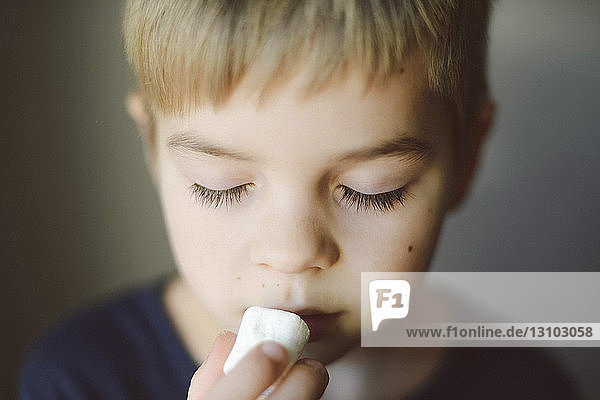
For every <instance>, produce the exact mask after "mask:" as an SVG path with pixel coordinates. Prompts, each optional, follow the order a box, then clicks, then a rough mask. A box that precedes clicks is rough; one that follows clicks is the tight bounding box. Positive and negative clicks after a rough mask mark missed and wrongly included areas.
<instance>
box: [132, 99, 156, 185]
mask: <svg viewBox="0 0 600 400" xmlns="http://www.w3.org/2000/svg"><path fill="white" fill-rule="evenodd" d="M125 108H126V109H127V113H128V114H129V116H130V117H131V119H133V121H134V122H135V124H136V125H137V129H138V132H139V134H140V137H141V138H142V144H143V147H144V159H145V160H146V166H147V168H148V171H149V172H150V176H151V178H152V181H153V183H154V185H155V186H157V184H158V154H157V151H158V150H157V147H156V131H155V124H154V116H153V115H152V113H151V112H150V110H149V109H148V106H147V105H146V102H145V101H144V98H143V96H142V95H141V94H140V93H139V92H134V93H130V94H129V95H127V97H126V98H125Z"/></svg>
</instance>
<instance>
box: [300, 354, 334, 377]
mask: <svg viewBox="0 0 600 400" xmlns="http://www.w3.org/2000/svg"><path fill="white" fill-rule="evenodd" d="M300 362H302V363H303V364H304V365H308V366H309V367H311V368H312V369H314V370H316V371H318V372H319V375H321V377H323V378H325V379H329V373H328V372H327V369H326V368H323V365H322V364H321V363H319V362H317V361H315V360H311V359H310V358H302V359H301V360H300Z"/></svg>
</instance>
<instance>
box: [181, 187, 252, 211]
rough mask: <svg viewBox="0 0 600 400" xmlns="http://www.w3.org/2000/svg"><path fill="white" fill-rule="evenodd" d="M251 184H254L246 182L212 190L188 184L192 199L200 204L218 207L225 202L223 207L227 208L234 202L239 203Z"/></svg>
mask: <svg viewBox="0 0 600 400" xmlns="http://www.w3.org/2000/svg"><path fill="white" fill-rule="evenodd" d="M251 186H254V184H253V183H246V184H244V185H240V186H236V187H233V188H231V189H224V190H214V189H209V188H207V187H204V186H202V185H198V184H197V183H194V184H193V185H192V186H190V191H191V193H192V197H193V198H194V200H196V201H197V202H198V203H200V205H202V206H206V207H214V208H218V207H220V206H222V205H223V204H225V207H226V208H229V207H230V206H232V205H234V204H239V203H240V202H241V201H242V196H245V195H247V194H248V189H249V188H250V187H251Z"/></svg>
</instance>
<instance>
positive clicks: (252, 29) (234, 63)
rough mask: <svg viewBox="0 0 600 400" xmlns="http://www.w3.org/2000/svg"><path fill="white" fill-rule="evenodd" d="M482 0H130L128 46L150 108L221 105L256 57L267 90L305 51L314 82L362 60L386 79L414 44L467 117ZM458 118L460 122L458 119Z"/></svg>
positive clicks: (478, 79) (480, 38)
mask: <svg viewBox="0 0 600 400" xmlns="http://www.w3.org/2000/svg"><path fill="white" fill-rule="evenodd" d="M489 8H490V5H489V1H488V0H437V1H436V0H273V1H268V0H246V1H241V0H237V1H236V0H128V1H127V3H126V5H125V10H124V16H123V31H124V42H125V49H126V52H127V56H128V59H129V62H130V64H131V65H132V67H133V69H134V71H135V73H136V75H137V77H138V79H139V83H140V86H141V89H142V91H143V93H144V95H145V98H146V100H147V101H148V103H149V104H150V106H151V108H152V109H153V110H154V111H159V112H161V113H163V114H166V115H173V114H184V113H186V112H188V111H190V110H192V109H193V108H194V107H196V106H198V105H200V104H201V103H202V102H205V101H208V102H210V103H212V104H221V103H223V102H224V101H226V100H227V98H228V97H229V96H230V95H231V93H232V92H233V90H234V89H235V88H236V85H238V84H239V83H240V81H241V80H242V78H243V77H244V76H245V74H246V73H247V72H248V71H249V69H250V68H251V67H252V66H254V65H257V63H258V62H260V65H261V67H263V66H264V67H265V68H264V69H262V70H264V71H266V73H265V75H264V76H263V79H264V82H262V84H263V85H262V86H263V87H264V88H268V87H270V86H271V85H273V84H275V83H276V82H279V81H281V80H282V79H285V78H286V77H289V76H290V74H291V73H293V72H294V67H295V66H297V62H298V60H301V59H306V56H310V57H311V58H310V59H311V60H312V61H313V62H312V63H311V66H310V68H311V71H310V75H311V76H312V80H311V81H310V84H309V85H308V88H307V89H309V90H318V89H319V88H321V87H323V86H324V85H325V84H327V83H328V82H330V81H331V80H332V79H333V78H335V77H339V76H340V75H341V74H342V73H343V71H345V70H346V69H347V68H348V67H349V66H350V65H351V66H353V67H355V66H358V68H359V70H360V71H361V73H362V74H363V76H364V78H365V82H366V83H368V84H372V83H377V82H379V83H384V82H385V81H386V79H389V78H390V77H391V76H392V75H393V74H395V73H397V72H399V71H400V70H401V69H402V63H403V60H404V58H405V57H406V55H407V54H408V52H409V51H410V50H412V49H413V48H416V49H418V50H420V51H421V52H422V53H423V54H424V55H425V59H426V60H427V78H428V82H429V86H430V88H431V89H432V90H434V91H436V92H438V93H439V94H440V95H442V96H444V97H446V98H448V99H449V100H451V101H452V102H453V103H454V104H455V106H456V109H457V111H458V112H459V113H460V114H461V115H460V118H461V119H463V120H464V119H466V120H467V121H468V120H469V119H470V116H471V115H472V113H473V112H475V111H476V108H477V107H478V105H479V103H480V102H481V100H483V98H484V97H486V96H487V82H486V58H487V57H486V52H487V25H488V18H489ZM463 122H464V121H463Z"/></svg>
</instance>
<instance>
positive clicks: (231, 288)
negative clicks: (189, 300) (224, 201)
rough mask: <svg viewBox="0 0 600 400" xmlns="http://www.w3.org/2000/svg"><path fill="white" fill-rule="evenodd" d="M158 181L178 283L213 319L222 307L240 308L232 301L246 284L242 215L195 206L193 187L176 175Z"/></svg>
mask: <svg viewBox="0 0 600 400" xmlns="http://www.w3.org/2000/svg"><path fill="white" fill-rule="evenodd" d="M161 182H162V185H161V188H160V191H161V206H162V210H163V215H164V219H165V225H166V228H167V231H168V237H169V242H170V246H171V250H172V253H173V256H174V258H175V262H176V264H177V267H178V271H179V273H180V274H181V276H182V278H183V279H184V280H185V281H186V282H187V283H188V286H189V287H190V288H191V289H192V290H193V291H194V293H195V294H196V296H197V297H198V298H199V299H200V300H201V301H202V302H203V304H204V305H205V306H206V307H207V308H208V309H211V310H213V311H214V315H218V314H220V313H222V310H223V309H224V308H226V309H228V310H229V311H232V310H233V309H234V308H235V309H237V308H239V307H241V306H240V302H239V301H236V300H237V298H238V297H240V296H242V295H244V292H243V291H244V288H248V287H249V285H248V284H247V283H248V281H247V275H244V271H247V268H245V267H247V259H246V260H244V254H245V252H244V247H243V246H244V243H245V242H246V241H245V240H244V239H243V234H244V232H243V231H244V230H243V229H240V227H243V226H248V225H249V224H247V223H244V221H241V220H240V218H242V216H241V215H239V216H236V215H235V214H234V215H233V216H231V215H229V214H228V218H223V216H222V215H221V214H220V212H216V211H215V210H213V209H207V208H204V207H202V206H201V205H199V204H196V202H195V201H194V200H193V198H192V196H191V195H190V194H189V192H188V187H189V186H190V185H191V183H190V182H187V181H186V180H185V179H184V178H182V177H181V176H178V175H177V174H176V173H169V172H168V171H166V172H165V173H163V176H162V177H161ZM224 212H225V211H224ZM232 226H235V227H236V229H232V228H231V227H232ZM244 261H246V263H244ZM246 290H247V289H246ZM232 294H234V295H232ZM242 311H243V310H242ZM228 314H229V315H234V314H235V313H232V312H229V313H228ZM232 321H233V319H232Z"/></svg>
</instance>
